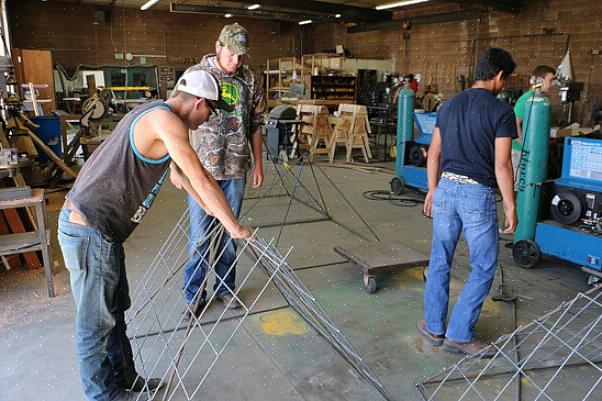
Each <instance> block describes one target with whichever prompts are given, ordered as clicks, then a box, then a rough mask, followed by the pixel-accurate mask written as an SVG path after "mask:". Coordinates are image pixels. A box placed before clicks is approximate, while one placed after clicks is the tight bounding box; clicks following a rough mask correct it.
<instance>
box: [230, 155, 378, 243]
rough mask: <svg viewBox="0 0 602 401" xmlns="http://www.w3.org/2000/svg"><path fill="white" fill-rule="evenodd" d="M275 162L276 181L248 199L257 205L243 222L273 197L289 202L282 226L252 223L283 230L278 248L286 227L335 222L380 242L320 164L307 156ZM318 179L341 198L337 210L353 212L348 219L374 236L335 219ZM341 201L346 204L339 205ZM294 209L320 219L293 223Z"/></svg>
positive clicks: (245, 216) (243, 214)
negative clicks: (289, 160) (292, 211)
mask: <svg viewBox="0 0 602 401" xmlns="http://www.w3.org/2000/svg"><path fill="white" fill-rule="evenodd" d="M271 160H272V163H271V165H272V167H273V169H274V171H275V175H274V179H273V180H272V182H271V184H270V185H269V186H268V187H267V188H265V189H264V190H252V191H251V192H252V193H253V194H255V193H256V195H252V196H249V197H245V199H250V200H253V203H252V204H251V206H249V207H247V208H245V210H244V212H243V213H242V214H241V216H240V219H241V221H245V219H249V218H250V214H251V211H252V210H253V209H254V208H255V207H256V206H257V205H258V204H259V203H260V202H261V201H262V200H263V199H267V198H273V197H288V198H289V199H288V202H287V205H286V207H285V214H284V217H283V219H282V221H281V222H274V223H261V224H256V222H252V224H253V225H256V226H258V227H262V228H263V227H274V226H279V227H280V230H279V233H278V236H277V239H276V245H278V244H279V241H280V237H281V235H282V231H283V229H284V226H286V225H295V224H301V223H314V222H320V221H331V222H333V223H334V224H336V225H338V226H339V227H341V228H343V229H344V230H346V231H348V232H350V233H351V234H353V235H355V236H357V237H359V238H362V239H364V240H366V241H371V240H373V239H374V240H376V241H379V240H380V238H379V237H378V235H377V234H376V232H375V231H374V230H373V229H372V227H371V226H370V225H369V224H368V222H367V221H366V220H365V219H364V217H363V216H362V215H361V214H360V213H359V211H358V210H357V209H356V208H355V206H353V204H352V203H351V202H350V201H349V199H348V198H347V196H346V195H345V194H344V193H343V191H342V190H341V189H340V188H339V187H338V186H337V185H336V183H335V182H334V181H333V180H332V178H331V177H330V176H329V175H328V174H327V173H326V171H324V169H323V168H322V167H321V166H320V165H319V164H317V163H313V162H312V161H311V160H310V159H309V156H308V155H307V154H305V153H304V154H302V155H301V156H300V157H299V158H298V159H295V160H294V161H291V162H286V163H284V162H279V161H278V160H273V159H271ZM306 170H309V171H310V173H311V175H309V173H307V174H306V175H308V176H309V178H310V180H309V182H308V184H310V183H311V185H306V184H304V182H303V176H304V174H303V172H304V171H306ZM318 176H321V177H322V178H323V179H325V180H326V186H325V187H324V191H329V190H334V191H331V192H332V193H333V194H335V195H336V196H337V206H339V207H340V204H341V203H342V204H343V205H345V207H346V208H347V209H348V210H349V212H351V213H349V214H348V215H347V216H346V217H348V218H350V219H353V220H355V219H357V220H359V222H360V223H361V224H362V226H363V227H364V228H366V229H367V231H368V232H369V233H370V236H366V235H364V234H362V233H360V232H358V231H356V230H354V229H353V228H351V227H350V226H349V225H347V224H345V223H343V222H342V221H341V220H340V219H337V218H335V216H333V215H332V214H331V213H330V208H329V207H328V205H327V203H326V198H325V196H324V191H323V189H322V187H321V186H320V183H319V181H318ZM274 188H278V192H277V193H276V194H274V193H273V192H272V191H273V189H274ZM312 191H313V192H312ZM314 192H315V193H316V195H314ZM338 200H340V201H342V202H341V203H339V202H338ZM293 205H295V206H300V205H303V206H305V207H306V208H308V209H310V210H312V211H313V212H315V213H316V217H311V218H305V219H300V220H293V219H290V215H291V210H292V209H293Z"/></svg>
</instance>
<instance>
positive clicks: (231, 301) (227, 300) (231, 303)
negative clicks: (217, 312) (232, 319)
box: [217, 294, 242, 309]
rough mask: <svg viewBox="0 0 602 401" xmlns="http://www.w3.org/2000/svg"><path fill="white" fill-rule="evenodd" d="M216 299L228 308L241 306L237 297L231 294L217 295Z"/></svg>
mask: <svg viewBox="0 0 602 401" xmlns="http://www.w3.org/2000/svg"><path fill="white" fill-rule="evenodd" d="M217 299H219V300H220V301H222V303H223V304H224V306H225V307H226V308H228V309H238V308H240V307H241V306H242V305H241V304H240V302H238V299H236V298H234V297H233V296H232V294H224V295H218V296H217Z"/></svg>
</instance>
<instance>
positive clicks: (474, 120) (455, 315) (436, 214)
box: [418, 48, 517, 357]
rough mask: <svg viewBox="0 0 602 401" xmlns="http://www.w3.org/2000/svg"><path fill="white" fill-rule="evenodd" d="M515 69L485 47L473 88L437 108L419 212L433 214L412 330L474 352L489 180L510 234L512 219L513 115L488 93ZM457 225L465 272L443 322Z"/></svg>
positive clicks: (485, 274) (491, 227)
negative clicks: (420, 312)
mask: <svg viewBox="0 0 602 401" xmlns="http://www.w3.org/2000/svg"><path fill="white" fill-rule="evenodd" d="M515 67H516V64H515V63H514V61H513V60H512V56H511V55H510V54H509V53H508V52H506V51H505V50H503V49H498V48H491V49H488V50H487V51H485V53H483V54H482V55H481V56H480V58H479V60H478V62H477V67H476V77H475V78H476V79H475V80H476V82H475V84H474V85H473V86H472V88H470V89H467V90H465V91H463V92H461V93H459V94H457V95H455V96H454V97H453V98H451V99H450V100H449V101H448V102H446V103H445V104H444V105H443V107H442V108H441V109H440V110H439V112H438V114H437V123H436V126H435V127H436V128H435V130H434V131H433V138H432V142H431V145H430V147H429V151H428V159H427V175H428V186H429V190H428V193H427V196H426V199H425V204H424V213H425V214H426V215H427V216H429V217H431V216H432V217H433V242H432V247H431V260H430V263H429V269H428V274H427V278H426V285H425V291H424V320H420V321H419V322H418V330H419V331H420V333H421V334H422V335H424V336H425V338H427V339H428V341H429V342H430V343H432V344H433V345H443V347H444V348H445V349H447V350H449V351H452V352H458V353H464V354H473V353H475V352H477V351H479V350H480V349H482V348H483V347H484V346H485V345H486V344H484V343H482V342H481V341H478V340H477V339H476V334H475V325H476V323H477V320H478V319H479V315H480V313H481V308H482V306H483V302H484V300H485V298H486V297H487V294H488V293H489V289H490V288H491V283H492V281H493V277H494V275H495V270H496V267H497V259H498V252H499V245H498V235H499V232H498V225H497V210H496V204H495V193H494V188H495V187H496V186H498V187H499V189H500V192H501V193H502V198H503V205H504V215H505V229H504V231H503V232H504V233H505V234H510V233H512V232H513V231H514V229H515V228H516V224H517V219H516V210H515V204H514V190H513V174H512V162H511V158H510V150H511V146H512V139H513V138H516V136H517V133H516V120H515V115H514V111H513V110H512V108H511V107H510V106H509V105H507V104H505V103H503V102H501V101H499V100H497V99H496V97H495V95H496V94H497V93H498V92H499V91H500V90H502V88H503V86H504V82H505V79H506V78H507V77H508V76H509V75H510V74H511V73H512V72H513V71H514V68H515ZM462 230H463V231H464V238H465V239H466V242H467V244H468V249H469V253H470V256H469V261H470V265H471V268H472V271H471V272H470V275H469V276H468V280H467V281H466V284H465V285H464V288H463V289H462V292H461V294H460V296H459V297H458V301H457V302H456V305H455V307H454V310H453V312H452V315H451V318H450V319H449V323H448V324H447V327H446V324H445V321H446V318H447V306H448V301H449V282H450V267H451V263H452V259H453V256H454V251H455V249H456V245H457V243H458V239H459V237H460V232H461V231H462ZM484 356H491V355H487V354H486V353H481V357H484Z"/></svg>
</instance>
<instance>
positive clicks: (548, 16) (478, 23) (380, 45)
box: [308, 0, 602, 124]
mask: <svg viewBox="0 0 602 401" xmlns="http://www.w3.org/2000/svg"><path fill="white" fill-rule="evenodd" d="M524 3H525V4H526V7H525V10H524V11H522V12H521V13H519V14H509V13H501V12H491V13H489V14H488V16H487V17H485V18H482V19H481V20H473V21H465V22H450V23H443V24H432V25H422V26H415V27H412V28H411V30H409V31H404V30H402V29H401V24H400V28H399V29H396V30H391V31H381V32H379V31H375V32H364V33H355V34H347V33H346V32H345V27H344V26H343V25H340V24H339V25H333V24H317V25H315V26H313V27H311V29H312V34H311V35H310V37H311V38H313V39H312V43H311V44H310V45H309V47H308V51H312V52H320V51H323V50H325V49H334V46H335V45H336V44H340V45H343V46H344V47H345V48H346V49H348V50H349V51H350V52H351V53H352V54H353V55H354V56H355V57H380V58H392V59H393V60H394V62H395V64H394V65H395V69H396V72H402V73H414V74H416V73H420V74H422V76H423V77H424V79H425V80H426V83H431V82H432V83H436V84H437V85H438V87H439V90H440V91H442V92H443V94H444V95H446V96H451V95H453V94H454V93H456V92H457V91H459V90H460V85H459V83H458V82H457V81H456V79H455V77H457V76H458V75H459V74H464V75H467V76H470V75H472V72H473V65H474V62H475V57H477V55H478V54H479V53H480V52H482V51H483V50H484V49H486V48H487V47H489V46H499V47H503V48H505V49H507V50H509V51H510V52H511V53H512V55H513V57H514V59H515V61H516V62H517V69H516V73H517V74H520V75H528V74H530V73H531V71H532V70H533V68H534V67H535V66H537V65H539V64H549V65H551V66H552V67H557V66H558V64H559V63H560V60H561V58H562V57H563V55H564V52H565V48H566V44H567V42H568V44H569V46H570V49H571V59H572V67H573V76H574V78H575V79H576V80H577V81H579V82H583V83H584V84H585V88H584V90H583V91H582V93H581V94H582V101H581V102H577V103H576V104H575V113H574V119H575V120H576V121H579V122H581V123H583V124H587V123H588V122H589V119H590V117H591V110H592V102H593V101H594V99H596V98H597V99H599V100H601V101H602V56H600V55H592V53H591V50H592V49H601V50H602V35H600V34H599V33H598V32H600V31H601V30H602V1H591V0H572V1H564V0H530V1H525V2H524ZM458 10H459V6H457V5H437V4H435V5H433V6H429V5H428V3H427V5H425V6H422V7H418V8H416V9H414V11H412V12H407V11H406V12H403V13H401V12H400V13H398V15H397V18H404V19H405V18H410V17H412V16H418V15H427V14H436V13H442V12H450V11H458ZM544 28H545V30H544ZM546 31H547V32H550V33H549V34H546V33H545V32H546ZM551 98H552V102H553V105H554V114H555V116H558V115H559V113H560V112H561V110H560V105H559V102H558V94H557V91H554V92H553V93H552V96H551Z"/></svg>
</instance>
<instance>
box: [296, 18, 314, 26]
mask: <svg viewBox="0 0 602 401" xmlns="http://www.w3.org/2000/svg"><path fill="white" fill-rule="evenodd" d="M312 22H313V21H312V20H310V19H306V20H305V21H299V25H307V24H311V23H312Z"/></svg>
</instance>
